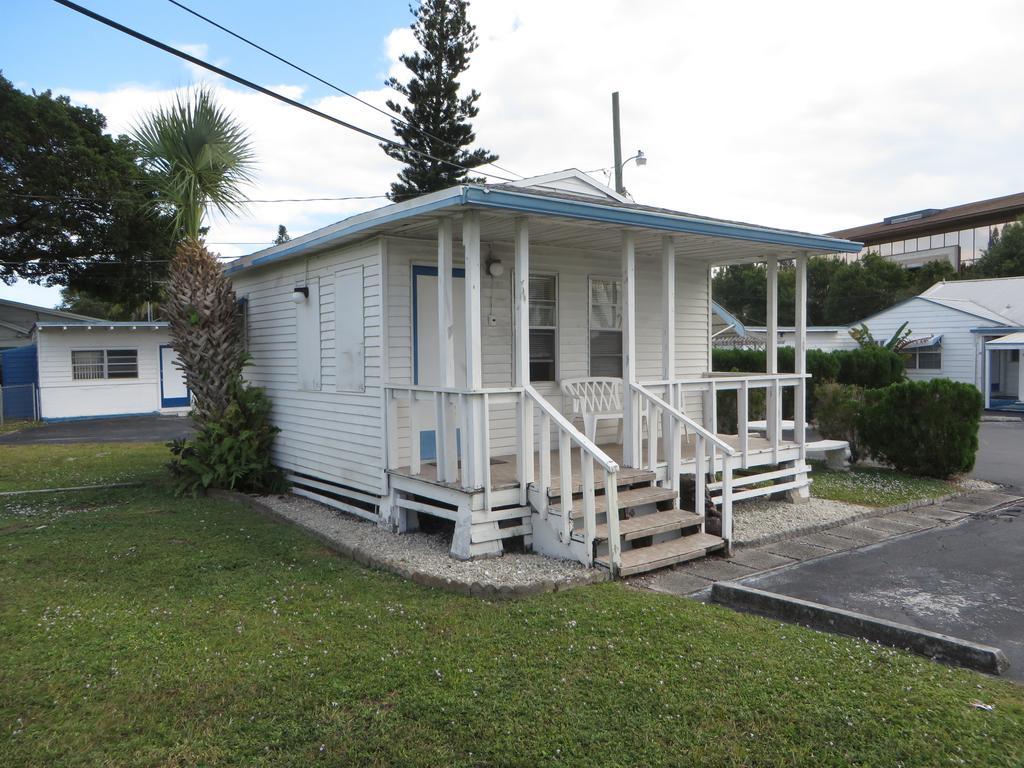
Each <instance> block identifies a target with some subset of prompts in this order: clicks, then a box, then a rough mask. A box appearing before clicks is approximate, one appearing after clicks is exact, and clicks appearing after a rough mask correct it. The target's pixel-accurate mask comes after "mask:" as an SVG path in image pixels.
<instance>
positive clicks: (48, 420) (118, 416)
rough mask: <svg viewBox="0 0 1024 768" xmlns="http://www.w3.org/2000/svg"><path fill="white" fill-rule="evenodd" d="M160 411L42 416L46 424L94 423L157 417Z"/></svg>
mask: <svg viewBox="0 0 1024 768" xmlns="http://www.w3.org/2000/svg"><path fill="white" fill-rule="evenodd" d="M159 415H160V411H143V412H141V413H100V414H97V415H95V416H44V417H43V421H45V422H46V423H48V424H50V423H56V422H59V421H95V420H96V419H130V418H132V417H135V416H159Z"/></svg>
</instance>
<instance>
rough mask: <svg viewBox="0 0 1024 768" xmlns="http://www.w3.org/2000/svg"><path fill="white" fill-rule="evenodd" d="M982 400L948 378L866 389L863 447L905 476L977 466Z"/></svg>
mask: <svg viewBox="0 0 1024 768" xmlns="http://www.w3.org/2000/svg"><path fill="white" fill-rule="evenodd" d="M981 409H982V396H981V393H980V392H979V391H978V390H977V388H976V387H973V386H971V385H970V384H962V383H959V382H955V381H950V380H949V379H932V380H931V381H902V382H899V383H897V384H891V385H889V386H888V387H885V388H883V389H870V390H867V392H866V393H865V396H864V408H863V409H862V412H861V417H860V419H859V420H858V425H857V432H858V435H859V438H860V447H861V449H862V450H863V451H864V452H865V453H869V454H871V455H872V456H874V457H875V458H877V459H880V460H882V461H885V462H888V463H889V464H892V465H893V466H894V467H896V469H898V470H900V471H902V472H908V473H910V474H914V475H925V476H928V477H939V478H946V477H950V476H952V475H955V474H961V473H964V472H968V471H970V470H971V468H973V467H974V455H975V453H976V452H977V450H978V425H979V424H980V422H981Z"/></svg>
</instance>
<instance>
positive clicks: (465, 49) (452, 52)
mask: <svg viewBox="0 0 1024 768" xmlns="http://www.w3.org/2000/svg"><path fill="white" fill-rule="evenodd" d="M466 7H467V3H466V2H465V0H422V2H421V3H420V5H419V7H418V8H415V9H413V8H410V10H412V12H413V15H414V17H415V20H414V21H413V24H412V30H413V32H414V33H415V35H416V40H417V42H418V43H419V45H420V50H419V51H417V52H415V53H412V54H408V55H403V56H402V57H401V59H400V60H401V62H402V63H403V64H405V66H406V68H407V69H408V70H409V72H410V74H411V77H410V78H409V81H408V82H407V83H401V82H399V81H398V79H397V78H394V77H392V78H389V79H388V80H387V83H386V84H387V85H388V86H389V87H391V88H393V89H394V90H395V91H397V92H398V93H400V94H401V95H402V96H404V97H405V100H406V101H407V102H408V103H407V104H406V105H404V106H403V105H400V104H398V103H396V102H394V101H391V100H389V101H388V102H387V105H388V108H389V109H390V110H391V111H392V112H394V113H395V114H396V115H399V116H400V118H401V119H392V121H391V126H392V128H393V129H394V131H395V135H396V136H397V137H398V139H399V143H400V144H401V145H402V146H395V145H393V144H381V148H382V149H383V150H384V152H385V153H387V155H388V156H390V157H393V158H394V159H396V160H400V161H401V162H402V163H404V164H405V167H404V168H403V169H402V170H401V171H400V172H399V174H398V181H396V182H394V183H392V185H391V191H390V192H389V193H388V197H389V198H391V199H392V200H394V201H396V202H398V201H401V200H406V199H408V198H410V197H415V196H416V195H422V194H425V193H427V192H435V191H437V190H439V189H445V188H447V187H452V186H455V185H457V184H462V183H465V182H481V181H483V180H482V179H480V178H474V177H471V176H469V175H468V173H467V171H466V170H465V169H466V168H476V167H477V166H480V165H484V164H486V163H493V162H494V161H495V160H497V159H498V156H497V155H495V154H494V153H492V152H490V151H489V150H486V149H474V150H469V149H468V147H469V146H470V145H471V144H472V143H473V142H474V141H475V140H476V135H475V134H474V133H473V128H472V126H471V125H470V122H469V121H470V119H472V118H474V117H476V116H477V113H478V112H479V111H480V110H479V107H477V106H476V102H477V100H478V99H479V98H480V94H479V93H478V92H477V91H476V90H470V92H469V93H468V94H467V95H466V96H463V97H460V96H459V76H460V75H461V74H462V73H463V72H465V71H466V69H467V68H468V67H469V56H470V54H471V53H473V51H475V50H476V48H477V37H476V27H474V26H473V24H471V23H470V22H469V20H468V19H467V18H466ZM424 155H431V156H433V157H436V158H439V159H438V160H431V159H429V158H427V157H425V156H424ZM459 166H462V167H459Z"/></svg>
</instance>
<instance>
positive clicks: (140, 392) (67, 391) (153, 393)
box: [32, 320, 191, 421]
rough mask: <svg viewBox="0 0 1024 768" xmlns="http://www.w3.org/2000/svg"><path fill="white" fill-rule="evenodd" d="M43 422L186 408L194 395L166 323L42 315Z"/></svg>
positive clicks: (38, 340) (37, 337) (38, 332)
mask: <svg viewBox="0 0 1024 768" xmlns="http://www.w3.org/2000/svg"><path fill="white" fill-rule="evenodd" d="M32 338H33V343H34V345H35V349H36V360H37V366H38V369H37V370H38V381H37V385H38V391H39V414H40V416H41V418H42V419H43V421H65V420H69V419H94V418H105V417H112V416H138V415H143V414H158V413H164V414H184V413H186V412H187V411H188V409H189V406H190V399H191V398H190V395H189V391H188V387H187V386H186V384H185V380H184V376H183V375H182V372H181V370H180V369H179V368H178V367H177V355H176V354H175V352H174V350H173V349H171V337H170V331H169V329H168V325H167V323H165V322H145V321H139V322H135V321H127V322H114V321H110V320H93V321H90V322H52V321H47V322H39V323H36V325H35V327H34V329H33V334H32Z"/></svg>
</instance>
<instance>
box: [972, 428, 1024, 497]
mask: <svg viewBox="0 0 1024 768" xmlns="http://www.w3.org/2000/svg"><path fill="white" fill-rule="evenodd" d="M971 477H976V478H978V479H979V480H989V481H990V482H993V483H1002V484H1003V485H1010V486H1013V487H1015V488H1020V489H1024V419H1014V420H1012V421H983V422H982V423H981V430H980V431H979V433H978V454H977V456H976V457H975V460H974V471H972V472H971Z"/></svg>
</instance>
